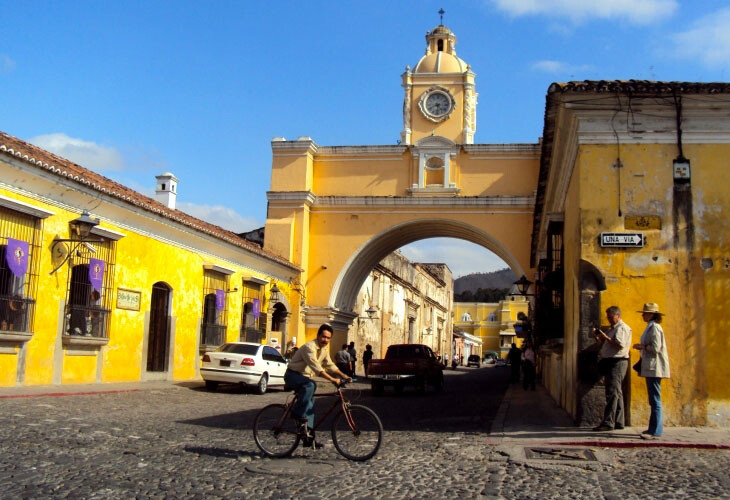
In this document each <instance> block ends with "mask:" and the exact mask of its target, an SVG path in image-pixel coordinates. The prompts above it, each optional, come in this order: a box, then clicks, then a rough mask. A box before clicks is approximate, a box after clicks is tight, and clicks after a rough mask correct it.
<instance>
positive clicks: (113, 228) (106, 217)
mask: <svg viewBox="0 0 730 500" xmlns="http://www.w3.org/2000/svg"><path fill="white" fill-rule="evenodd" d="M0 179H1V180H0V253H2V255H0V257H1V258H2V264H0V386H16V385H43V384H75V383H93V382H123V381H138V380H153V379H164V380H192V379H196V378H198V376H199V375H198V366H199V360H200V354H201V353H202V352H204V351H205V350H208V349H213V348H215V347H216V346H218V345H220V344H221V343H223V342H225V341H233V340H239V339H249V340H255V341H263V342H272V340H271V339H272V338H276V339H277V340H279V341H282V340H285V339H282V338H281V337H282V335H284V336H285V335H286V333H285V332H286V326H285V325H286V323H287V321H288V315H289V306H288V303H289V301H288V296H289V293H290V283H291V282H292V280H293V279H294V278H295V277H296V276H298V273H299V269H298V268H297V267H296V266H294V265H293V264H291V263H290V262H288V261H287V260H286V259H283V258H281V257H278V256H276V255H273V254H271V253H269V252H266V251H264V250H263V249H261V248H260V247H258V246H256V245H254V244H251V243H249V242H246V241H244V240H243V239H242V238H240V237H238V236H237V235H235V234H233V233H230V232H228V231H226V230H224V229H222V228H220V227H217V226H214V225H212V224H208V223H206V222H204V221H201V220H198V219H195V218H194V217H191V216H189V215H187V214H184V213H182V212H179V211H177V210H175V209H174V197H175V195H176V192H175V191H176V185H177V179H176V178H175V177H174V176H173V175H172V174H164V175H163V176H159V177H158V185H157V192H158V195H159V201H158V200H154V199H151V198H148V197H146V196H143V195H141V194H139V193H137V192H135V191H133V190H131V189H128V188H126V187H124V186H121V185H119V184H117V183H115V182H113V181H110V180H109V179H106V178H104V177H102V176H100V175H98V174H95V173H94V172H91V171H89V170H86V169H84V168H83V167H80V166H79V165H76V164H73V163H71V162H69V161H67V160H64V159H63V158H59V157H57V156H55V155H52V154H50V153H48V152H46V151H43V150H41V149H40V148H37V147H35V146H32V145H31V144H28V143H25V142H23V141H21V140H18V139H16V138H14V137H11V136H9V135H6V134H1V133H0ZM171 206H172V208H171ZM84 210H88V211H89V212H90V216H89V215H82V213H83V211H84ZM85 218H86V219H85ZM85 220H89V221H92V224H91V225H92V226H93V227H92V228H91V232H90V234H88V235H87V236H83V235H82V231H80V230H81V229H82V228H83V227H85V226H84V224H83V222H84V221H85ZM94 224H95V225H94ZM82 237H83V240H82V239H81V238H82ZM273 284H276V285H277V287H278V289H279V290H280V292H279V294H278V297H275V298H276V300H274V301H272V300H271V291H270V290H271V286H272V285H273ZM254 302H256V303H257V306H256V307H257V308H258V309H259V310H260V314H258V315H256V317H253V316H254V314H253V311H252V305H253V303H254Z"/></svg>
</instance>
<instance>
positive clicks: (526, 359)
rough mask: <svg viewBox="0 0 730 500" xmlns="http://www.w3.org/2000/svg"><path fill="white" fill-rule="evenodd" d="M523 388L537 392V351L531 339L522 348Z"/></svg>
mask: <svg viewBox="0 0 730 500" xmlns="http://www.w3.org/2000/svg"><path fill="white" fill-rule="evenodd" d="M522 388H523V389H524V390H527V389H530V390H533V391H534V390H535V349H533V347H532V341H531V340H530V339H527V340H525V343H524V345H523V346H522Z"/></svg>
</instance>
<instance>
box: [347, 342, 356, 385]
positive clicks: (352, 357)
mask: <svg viewBox="0 0 730 500" xmlns="http://www.w3.org/2000/svg"><path fill="white" fill-rule="evenodd" d="M347 353H348V354H349V355H350V376H351V377H352V381H353V382H355V381H356V379H355V367H356V363H357V351H356V350H355V342H350V347H348V348H347Z"/></svg>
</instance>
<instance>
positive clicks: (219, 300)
mask: <svg viewBox="0 0 730 500" xmlns="http://www.w3.org/2000/svg"><path fill="white" fill-rule="evenodd" d="M225 306H226V292H224V291H223V290H216V291H215V309H216V311H222V310H223V309H225Z"/></svg>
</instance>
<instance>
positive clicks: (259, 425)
mask: <svg viewBox="0 0 730 500" xmlns="http://www.w3.org/2000/svg"><path fill="white" fill-rule="evenodd" d="M344 387H345V383H344V382H341V383H340V385H339V386H337V390H336V391H335V392H328V393H324V394H315V395H314V397H315V398H321V397H332V396H334V397H335V400H334V401H333V402H332V406H331V407H330V409H329V410H327V412H326V413H325V414H324V415H323V416H322V417H321V418H320V419H319V420H318V421H316V422H315V425H314V430H317V428H319V427H320V425H322V423H323V422H324V421H325V419H326V418H327V417H328V416H329V415H330V413H332V412H333V411H334V410H335V409H336V408H337V407H338V406H339V407H340V408H341V410H342V411H341V412H340V413H338V414H337V415H335V417H334V419H333V420H332V441H333V442H334V445H335V448H336V449H337V451H338V452H339V453H340V454H341V455H342V456H343V457H345V458H347V459H348V460H354V461H356V462H362V461H365V460H368V459H370V458H372V457H374V456H375V454H376V453H377V452H378V450H379V449H380V445H381V444H382V441H383V424H382V423H381V422H380V419H379V418H378V416H377V415H376V414H375V412H374V411H373V410H371V409H370V408H368V407H366V406H362V405H354V404H351V403H350V402H349V401H347V400H346V399H345V396H344V395H343V393H342V389H344ZM290 398H291V399H290V400H289V401H288V402H287V403H285V404H271V405H268V406H265V407H264V408H262V409H261V411H259V412H258V414H257V415H256V418H255V419H254V423H253V437H254V441H255V442H256V446H258V447H259V449H260V450H261V451H262V452H263V453H264V454H265V455H267V456H269V457H274V458H284V457H288V456H289V455H291V454H292V453H294V450H295V449H296V448H297V446H298V445H299V441H300V440H301V439H302V435H301V434H300V432H299V430H298V429H297V422H296V419H295V418H294V417H293V415H292V414H291V409H292V406H294V403H296V401H297V396H296V394H294V395H293V396H290Z"/></svg>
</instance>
